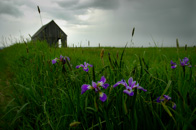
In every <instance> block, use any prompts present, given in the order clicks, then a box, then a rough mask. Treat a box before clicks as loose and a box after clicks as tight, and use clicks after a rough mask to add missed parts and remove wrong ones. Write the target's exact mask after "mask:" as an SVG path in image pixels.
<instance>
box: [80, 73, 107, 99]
mask: <svg viewBox="0 0 196 130" xmlns="http://www.w3.org/2000/svg"><path fill="white" fill-rule="evenodd" d="M105 82H106V79H105V77H104V76H102V77H101V80H100V81H98V82H97V83H95V82H94V81H92V86H91V85H89V84H83V85H82V87H81V89H82V90H81V94H83V93H85V92H86V91H87V90H90V89H92V90H95V92H96V93H97V92H98V93H99V99H100V100H101V101H102V102H105V101H106V100H107V95H106V94H105V93H103V92H102V91H101V88H100V87H103V88H104V89H106V88H107V87H108V86H109V84H107V83H105Z"/></svg>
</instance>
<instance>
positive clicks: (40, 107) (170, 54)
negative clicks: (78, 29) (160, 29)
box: [0, 42, 196, 130]
mask: <svg viewBox="0 0 196 130" xmlns="http://www.w3.org/2000/svg"><path fill="white" fill-rule="evenodd" d="M60 55H62V56H65V60H63V59H60ZM66 57H69V59H70V60H68V58H66ZM185 57H187V58H188V59H189V61H188V62H187V63H189V65H192V67H190V66H189V65H184V66H183V65H182V63H181V62H180V59H181V60H182V59H184V58H185ZM55 58H58V59H57V60H56V62H57V63H55V64H52V60H53V59H55ZM171 60H172V61H173V62H175V63H176V65H177V67H176V68H175V69H172V68H171V64H170V62H171ZM0 61H1V64H0V96H1V109H0V110H1V111H0V116H1V117H0V119H1V121H0V129H5V130H6V129H9V130H12V129H24V130H27V129H28V130H29V129H36V130H39V129H41V130H49V129H54V130H58V129H59V130H61V129H109V130H112V129H116V130H119V129H155V130H157V129H183V130H186V129H196V125H195V124H196V114H195V112H196V66H195V65H196V49H195V48H190V47H188V48H186V49H185V48H182V47H181V48H179V49H177V48H157V47H150V48H109V47H100V48H81V47H78V48H50V47H48V46H47V44H46V43H45V42H30V43H26V44H15V45H13V46H10V47H7V48H5V49H3V50H0ZM84 62H87V63H89V64H91V65H93V67H90V66H88V68H89V71H88V72H86V71H84V70H83V68H82V67H80V68H76V66H77V65H80V64H84ZM103 76H104V77H105V80H106V81H105V80H103ZM130 77H132V78H133V80H134V81H136V83H139V86H141V87H142V88H144V89H146V90H147V91H142V90H141V89H140V88H139V87H138V86H136V84H135V85H134V83H133V82H132V83H130V82H128V80H129V79H130ZM101 78H102V79H101ZM122 79H124V80H122ZM92 81H94V82H92ZM119 81H121V82H119ZM125 81H126V83H127V85H128V86H126V84H125ZM129 81H130V80H129ZM116 83H117V84H116ZM104 84H105V86H104ZM106 84H109V85H106ZM115 84H116V85H118V86H116V87H114V85H115ZM131 84H133V85H134V86H131ZM106 86H107V87H106ZM91 89H92V90H91ZM81 92H82V94H81ZM126 92H127V93H126ZM129 92H131V93H129ZM133 92H134V95H131V94H133ZM128 94H130V95H131V96H130V95H128ZM105 95H107V99H106V98H105ZM160 96H161V97H160ZM164 96H165V98H164ZM167 96H169V97H171V99H170V98H169V97H167ZM158 97H160V100H157V98H158ZM103 98H104V99H103ZM175 104H176V108H173V107H174V106H175Z"/></svg>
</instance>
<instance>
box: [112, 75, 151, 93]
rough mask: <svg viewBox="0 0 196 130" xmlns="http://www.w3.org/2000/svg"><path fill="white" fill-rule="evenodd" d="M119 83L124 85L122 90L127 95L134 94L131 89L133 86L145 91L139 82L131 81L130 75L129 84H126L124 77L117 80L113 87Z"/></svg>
mask: <svg viewBox="0 0 196 130" xmlns="http://www.w3.org/2000/svg"><path fill="white" fill-rule="evenodd" d="M120 84H121V85H123V86H125V90H123V92H124V93H126V94H128V95H129V96H133V95H134V91H133V89H134V88H137V89H140V90H142V91H144V92H146V91H147V90H146V89H144V88H142V87H141V86H139V83H138V84H136V81H133V78H132V77H130V78H129V80H128V84H129V85H127V83H126V81H125V80H124V79H122V80H121V81H119V82H117V83H116V84H114V85H113V87H116V86H118V85H120Z"/></svg>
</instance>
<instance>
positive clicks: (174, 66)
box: [170, 60, 177, 69]
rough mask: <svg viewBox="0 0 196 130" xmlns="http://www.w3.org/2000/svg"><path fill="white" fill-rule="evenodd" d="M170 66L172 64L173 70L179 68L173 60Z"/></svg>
mask: <svg viewBox="0 0 196 130" xmlns="http://www.w3.org/2000/svg"><path fill="white" fill-rule="evenodd" d="M170 64H171V68H172V69H175V68H176V67H177V64H176V63H175V62H173V61H172V60H171V62H170Z"/></svg>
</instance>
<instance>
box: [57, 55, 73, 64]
mask: <svg viewBox="0 0 196 130" xmlns="http://www.w3.org/2000/svg"><path fill="white" fill-rule="evenodd" d="M59 59H60V61H61V62H62V63H63V64H65V63H66V59H67V60H68V61H70V59H69V57H68V56H62V55H60V58H59Z"/></svg>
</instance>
